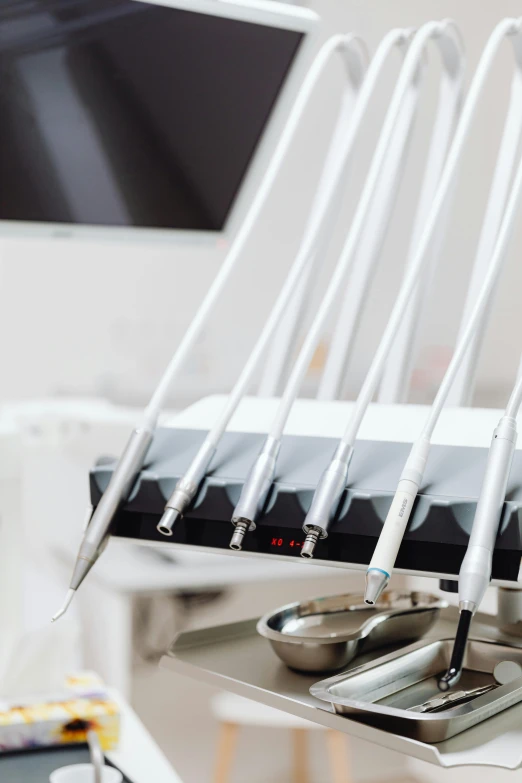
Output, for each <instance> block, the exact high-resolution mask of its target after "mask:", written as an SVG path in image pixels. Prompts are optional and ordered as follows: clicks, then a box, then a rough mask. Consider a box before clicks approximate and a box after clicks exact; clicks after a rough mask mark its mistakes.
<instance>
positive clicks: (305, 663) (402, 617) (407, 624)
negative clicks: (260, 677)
mask: <svg viewBox="0 0 522 783" xmlns="http://www.w3.org/2000/svg"><path fill="white" fill-rule="evenodd" d="M445 606H446V604H445V603H444V601H441V600H440V599H439V598H437V596H434V595H431V594H429V593H423V592H396V591H388V592H385V593H383V594H382V596H381V598H380V599H379V601H378V602H377V603H376V604H375V606H367V605H366V604H365V603H364V597H363V596H362V595H338V596H332V597H329V598H317V599H315V600H312V601H305V602H302V603H294V604H288V606H283V607H281V608H280V609H277V610H276V611H275V612H271V613H269V614H267V615H265V616H264V617H262V618H261V620H260V621H259V623H258V625H257V630H258V633H259V634H261V636H264V637H265V638H266V639H268V640H269V641H270V644H271V645H272V647H273V649H274V652H275V653H276V654H277V655H278V656H279V658H280V659H281V660H282V661H283V662H284V663H286V665H287V666H289V667H290V668H291V669H297V670H299V671H303V672H328V671H335V670H338V669H341V668H343V667H344V666H346V665H347V664H348V663H349V662H350V661H351V660H353V658H355V656H356V655H360V654H361V653H362V652H366V651H368V650H372V649H376V648H378V647H384V646H387V645H392V644H399V643H401V642H403V643H406V642H411V641H414V640H416V639H420V638H421V636H423V635H424V634H425V633H426V632H427V631H428V630H429V629H430V628H431V627H432V625H433V624H434V623H435V621H436V620H437V618H438V616H439V613H440V610H441V609H443V608H444V607H445Z"/></svg>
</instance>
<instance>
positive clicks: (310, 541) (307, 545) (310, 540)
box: [301, 528, 320, 560]
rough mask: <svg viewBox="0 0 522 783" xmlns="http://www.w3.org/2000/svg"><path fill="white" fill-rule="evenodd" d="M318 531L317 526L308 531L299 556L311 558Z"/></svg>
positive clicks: (317, 538)
mask: <svg viewBox="0 0 522 783" xmlns="http://www.w3.org/2000/svg"><path fill="white" fill-rule="evenodd" d="M319 533H320V531H319V530H318V529H317V528H314V529H312V530H310V531H309V533H308V534H307V536H306V538H305V541H304V544H303V546H302V549H301V557H304V558H306V559H307V560H311V559H312V558H313V556H314V551H315V547H316V544H317V542H318V540H319Z"/></svg>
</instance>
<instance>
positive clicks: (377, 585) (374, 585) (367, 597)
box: [364, 568, 390, 606]
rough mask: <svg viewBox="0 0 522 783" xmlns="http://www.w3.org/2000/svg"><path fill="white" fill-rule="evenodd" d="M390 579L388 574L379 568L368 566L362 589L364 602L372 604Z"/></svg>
mask: <svg viewBox="0 0 522 783" xmlns="http://www.w3.org/2000/svg"><path fill="white" fill-rule="evenodd" d="M389 581H390V575H389V574H387V573H386V572H385V571H381V569H380V568H369V569H368V571H367V572H366V590H365V591H364V603H365V604H368V605H369V606H374V605H375V604H376V603H377V601H378V600H379V598H380V596H381V593H382V592H383V590H384V589H385V588H386V586H387V584H388V582H389Z"/></svg>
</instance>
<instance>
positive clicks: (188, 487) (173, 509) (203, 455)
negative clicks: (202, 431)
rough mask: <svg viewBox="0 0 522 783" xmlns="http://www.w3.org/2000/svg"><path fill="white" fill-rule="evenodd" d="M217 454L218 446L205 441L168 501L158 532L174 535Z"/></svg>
mask: <svg viewBox="0 0 522 783" xmlns="http://www.w3.org/2000/svg"><path fill="white" fill-rule="evenodd" d="M215 453H216V446H214V444H213V443H211V442H209V441H204V443H203V444H202V445H201V448H200V449H199V451H198V453H197V454H196V456H195V457H194V459H193V460H192V462H191V464H190V465H189V467H188V469H187V471H186V472H185V473H184V474H183V476H181V478H180V479H179V481H178V482H177V484H176V487H175V489H174V492H173V493H172V495H171V496H170V498H169V500H168V501H167V504H166V506H165V511H164V513H163V516H162V517H161V520H160V522H159V524H158V526H157V530H158V531H159V532H160V533H162V534H163V535H164V536H171V535H172V529H173V527H174V525H175V524H176V522H177V521H178V519H181V517H182V516H183V514H184V513H185V511H186V509H187V508H188V507H189V505H190V504H191V503H192V501H193V500H194V498H195V497H196V495H197V493H198V490H199V488H200V486H201V482H202V481H203V479H204V478H205V476H206V475H207V472H208V468H209V466H210V463H211V462H212V459H213V458H214V454H215Z"/></svg>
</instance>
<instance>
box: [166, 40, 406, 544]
mask: <svg viewBox="0 0 522 783" xmlns="http://www.w3.org/2000/svg"><path fill="white" fill-rule="evenodd" d="M408 37H409V31H407V30H393V31H392V32H390V33H389V34H388V35H387V36H385V38H384V39H383V41H382V43H381V44H380V46H379V48H378V50H377V52H376V54H375V56H374V58H373V59H372V61H371V63H370V66H369V69H368V73H367V76H366V78H365V79H364V82H363V85H362V87H361V92H360V97H359V99H358V101H357V103H356V106H355V108H354V111H353V116H352V117H351V121H350V124H349V125H348V128H347V129H346V130H345V132H344V141H343V149H342V155H340V158H339V160H338V161H337V167H335V168H334V167H333V165H332V156H331V155H328V156H327V164H326V174H327V175H328V181H326V179H325V177H323V178H322V183H323V185H322V187H321V189H320V194H319V196H320V197H318V198H317V199H316V201H315V202H314V205H313V207H312V212H311V216H310V220H309V224H308V227H307V230H306V232H305V237H304V239H303V242H302V244H301V247H300V249H299V251H298V253H297V256H296V258H295V260H294V263H293V264H292V266H291V268H290V271H289V273H288V275H287V278H286V280H285V282H284V284H283V287H282V289H281V291H280V293H279V295H278V297H277V299H276V302H275V303H274V306H273V308H272V311H271V313H270V315H269V317H268V320H267V321H266V323H265V325H264V327H263V330H262V332H261V334H260V336H259V338H258V340H257V342H256V344H255V346H254V348H253V350H252V352H251V354H250V357H249V359H248V361H247V363H246V364H245V366H244V368H243V370H242V372H241V374H240V376H239V378H238V380H237V382H236V384H235V386H234V388H233V389H232V392H231V393H230V395H229V397H228V399H227V402H226V404H225V407H224V409H223V411H222V413H221V415H220V416H219V418H218V419H217V421H216V422H215V424H214V426H213V427H212V428H211V430H210V432H209V433H208V435H207V436H206V438H205V440H204V442H203V444H202V445H201V447H200V448H199V450H198V452H197V454H196V456H195V457H194V459H193V460H192V463H191V464H190V466H189V468H188V469H187V470H186V471H185V474H184V475H183V476H182V477H181V479H180V480H179V481H178V482H177V484H176V487H175V489H174V492H173V494H172V495H171V497H170V498H169V500H168V501H167V504H166V507H165V513H164V514H163V517H162V519H161V520H160V523H159V525H158V530H159V532H160V533H163V535H166V536H170V535H172V530H173V527H174V525H175V524H176V522H177V521H178V520H179V518H180V517H181V516H182V515H183V513H184V511H185V510H186V508H187V507H188V506H189V504H190V503H191V502H192V500H193V499H194V498H195V496H196V494H197V492H198V490H199V487H200V484H201V482H202V480H203V479H204V477H205V475H206V473H207V471H208V469H209V466H210V463H211V460H212V458H213V456H214V454H215V452H216V449H217V446H218V444H219V442H220V440H221V438H222V436H223V434H224V432H225V430H226V428H227V426H228V423H229V421H230V419H231V418H232V415H233V414H234V412H235V411H236V409H237V407H238V405H239V403H240V401H241V399H242V398H243V396H244V395H245V393H246V391H247V389H248V385H249V383H250V382H251V380H252V378H253V375H254V373H255V370H256V369H257V367H258V365H259V363H260V362H261V360H262V358H263V356H264V354H265V351H266V349H267V347H268V345H269V342H270V340H272V339H273V337H274V334H275V333H276V329H277V327H278V326H279V324H280V323H281V322H282V319H283V317H284V316H285V313H286V312H287V308H289V307H290V308H291V309H292V303H293V301H294V300H293V296H294V295H295V291H296V287H297V288H298V295H302V294H303V293H304V292H303V288H302V286H303V280H305V279H306V278H307V277H308V276H309V275H310V273H311V268H312V266H313V264H314V261H315V259H316V257H317V255H318V250H319V246H320V242H321V236H324V224H325V222H327V223H328V224H329V228H331V225H330V224H331V215H332V213H333V212H334V211H335V213H336V214H335V216H337V212H338V210H339V203H340V198H339V191H340V188H341V187H342V185H343V181H344V178H345V175H346V170H347V168H348V165H349V163H350V161H351V157H352V153H353V149H354V144H355V141H356V139H357V137H358V133H359V131H360V127H361V123H362V121H363V119H364V117H365V115H366V112H367V108H368V104H369V102H370V99H371V97H372V95H373V93H374V90H375V87H376V84H377V82H378V80H379V77H380V75H381V73H382V70H383V68H384V65H385V63H386V62H387V59H388V56H389V54H390V53H391V51H392V50H393V49H394V48H395V47H399V48H400V49H402V48H403V47H404V45H405V43H406V42H407V40H408ZM345 45H346V44H345V39H344V38H343V37H336V38H335V39H332V40H331V42H330V43H329V44H327V45H326V48H325V49H324V57H323V62H324V63H326V62H327V59H328V58H329V57H330V56H331V55H332V54H334V53H335V52H336V51H338V50H340V51H341V52H342V51H343V48H344V46H345ZM414 89H415V87H412V90H414ZM410 100H411V103H413V100H412V99H410ZM344 116H345V112H342V113H341V120H344ZM338 136H339V133H338V132H336V133H335V134H334V141H333V144H334V145H335V149H338V146H340V140H339V138H338ZM299 286H301V288H299ZM293 312H294V314H295V309H294V310H293ZM269 459H271V457H269Z"/></svg>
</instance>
